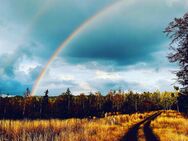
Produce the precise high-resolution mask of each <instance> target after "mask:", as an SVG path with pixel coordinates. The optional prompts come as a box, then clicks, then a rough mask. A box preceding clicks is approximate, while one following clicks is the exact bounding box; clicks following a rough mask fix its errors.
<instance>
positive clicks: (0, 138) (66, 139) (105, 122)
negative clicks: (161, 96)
mask: <svg viewBox="0 0 188 141" xmlns="http://www.w3.org/2000/svg"><path fill="white" fill-rule="evenodd" d="M151 114H153V112H150V113H145V114H140V113H136V114H132V115H118V116H110V117H105V118H101V119H93V120H88V119H68V120H57V119H54V120H34V121H29V120H22V121H20V120H14V121H13V120H1V121H0V141H5V140H8V141H9V140H12V141H109V140H110V141H116V140H119V139H120V138H121V137H122V136H123V135H124V134H125V132H126V131H128V129H129V128H130V127H131V126H133V125H134V124H136V123H138V122H140V121H141V120H143V119H144V118H145V117H147V116H149V115H151Z"/></svg>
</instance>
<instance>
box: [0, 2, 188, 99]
mask: <svg viewBox="0 0 188 141" xmlns="http://www.w3.org/2000/svg"><path fill="white" fill-rule="evenodd" d="M0 3H1V5H0V92H1V93H11V94H19V95H22V94H23V92H24V91H25V89H26V88H27V87H29V88H30V89H32V87H33V84H34V83H35V80H36V79H37V78H38V76H39V74H40V72H41V71H42V69H43V68H44V67H45V64H47V62H48V61H49V59H50V58H51V56H52V55H53V53H54V52H55V51H56V49H58V48H59V47H60V46H61V45H62V43H63V42H64V41H66V39H67V38H68V37H69V36H70V35H71V34H72V33H74V32H75V30H77V29H79V27H80V26H81V27H82V28H81V29H80V30H78V31H79V32H77V33H76V34H75V35H74V36H73V38H71V40H69V42H68V43H67V44H66V46H65V47H64V48H63V49H62V50H61V52H60V53H59V54H58V55H57V56H56V57H55V59H54V60H53V61H52V63H51V64H50V66H49V67H48V68H47V71H46V73H45V75H44V77H42V78H41V80H40V83H39V85H37V87H36V89H37V92H36V95H41V94H43V92H44V91H45V89H49V91H50V95H58V94H60V93H61V92H63V91H65V90H66V89H67V88H70V89H71V91H72V92H73V93H74V94H79V93H81V92H85V93H86V94H87V93H88V92H90V91H92V92H95V91H101V92H102V93H103V94H105V93H106V92H107V91H109V90H111V89H113V90H116V89H119V88H121V89H123V90H134V91H137V92H142V91H155V90H161V91H165V90H167V91H169V90H172V88H173V87H172V85H171V84H173V83H174V82H175V81H174V80H173V79H174V78H175V75H174V74H172V73H171V72H172V71H173V70H176V69H177V66H176V65H175V64H170V63H168V60H167V59H166V55H167V53H168V52H169V51H168V44H169V40H168V38H167V37H166V36H165V35H164V34H163V32H162V31H163V30H164V28H165V27H166V26H167V25H168V23H169V22H170V21H172V20H173V19H174V17H181V16H183V15H184V13H186V12H187V11H186V10H187V7H188V0H157V1H151V0H102V1H101V0H37V1H34V0H33V1H31V0H30V1H29V0H14V1H12V0H0ZM88 19H89V22H88Z"/></svg>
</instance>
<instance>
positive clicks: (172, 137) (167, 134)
mask: <svg viewBox="0 0 188 141" xmlns="http://www.w3.org/2000/svg"><path fill="white" fill-rule="evenodd" d="M151 126H152V128H153V131H154V133H155V134H156V135H157V136H158V137H159V138H160V140H161V141H188V120H187V119H186V117H184V116H183V115H182V114H180V113H178V112H176V111H172V110H170V111H164V112H163V113H162V114H161V115H160V116H159V117H158V118H156V119H155V120H154V121H152V122H151Z"/></svg>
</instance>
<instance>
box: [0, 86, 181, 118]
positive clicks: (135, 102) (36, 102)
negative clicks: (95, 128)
mask: <svg viewBox="0 0 188 141" xmlns="http://www.w3.org/2000/svg"><path fill="white" fill-rule="evenodd" d="M26 92H27V91H26ZM177 99H178V91H176V92H160V91H156V92H153V93H150V92H144V93H141V94H139V93H134V92H132V91H129V92H123V91H122V90H118V91H110V92H109V93H108V94H107V95H105V96H103V95H101V93H100V92H96V93H94V94H93V93H90V94H89V95H85V94H80V95H78V96H75V95H73V94H72V93H71V91H70V89H67V91H66V92H64V93H62V94H61V95H59V96H53V97H50V96H48V90H47V91H46V92H45V95H44V96H30V95H29V94H25V96H15V97H0V107H1V108H0V118H1V119H39V118H40V119H50V118H60V119H65V118H92V117H105V116H107V115H117V114H131V113H135V112H146V111H152V110H162V109H175V110H178V111H179V110H180V111H183V109H182V108H181V107H182V106H181V103H179V104H178V101H177ZM179 105H180V106H179ZM179 107H180V108H179Z"/></svg>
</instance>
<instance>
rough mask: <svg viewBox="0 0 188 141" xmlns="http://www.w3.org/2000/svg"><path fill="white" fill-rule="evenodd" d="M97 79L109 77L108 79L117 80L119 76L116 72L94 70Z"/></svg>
mask: <svg viewBox="0 0 188 141" xmlns="http://www.w3.org/2000/svg"><path fill="white" fill-rule="evenodd" d="M96 78H97V79H110V80H119V79H120V78H121V76H120V75H119V74H118V73H117V72H111V73H110V72H105V71H101V70H97V71H96Z"/></svg>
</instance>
